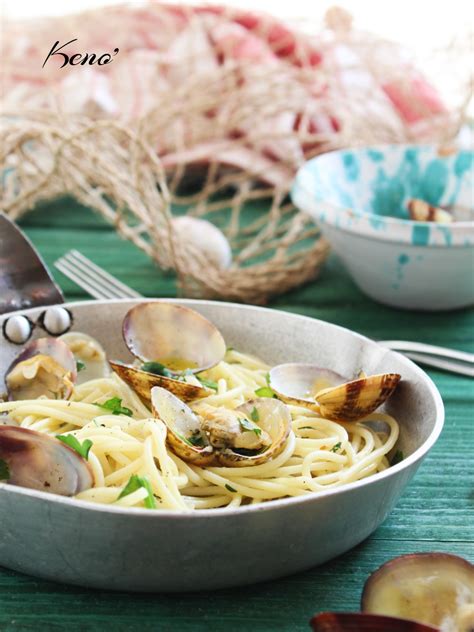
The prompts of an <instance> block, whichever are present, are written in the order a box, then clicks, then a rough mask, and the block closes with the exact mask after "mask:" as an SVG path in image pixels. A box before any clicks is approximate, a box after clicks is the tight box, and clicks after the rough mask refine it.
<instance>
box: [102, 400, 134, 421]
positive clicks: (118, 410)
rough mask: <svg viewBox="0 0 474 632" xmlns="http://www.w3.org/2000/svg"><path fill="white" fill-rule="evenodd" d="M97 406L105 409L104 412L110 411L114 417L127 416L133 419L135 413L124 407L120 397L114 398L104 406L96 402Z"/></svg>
mask: <svg viewBox="0 0 474 632" xmlns="http://www.w3.org/2000/svg"><path fill="white" fill-rule="evenodd" d="M95 405H96V406H99V408H103V409H104V410H109V411H110V412H111V413H112V415H127V416H128V417H131V416H132V415H133V412H132V411H131V410H130V408H127V407H126V406H122V400H121V398H120V397H112V398H111V399H108V400H107V401H106V402H104V403H103V404H98V403H97V402H96V404H95Z"/></svg>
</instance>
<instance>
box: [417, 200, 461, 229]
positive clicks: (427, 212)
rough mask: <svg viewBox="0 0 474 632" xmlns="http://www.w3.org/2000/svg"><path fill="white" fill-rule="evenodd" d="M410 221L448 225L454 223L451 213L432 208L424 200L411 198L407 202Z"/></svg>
mask: <svg viewBox="0 0 474 632" xmlns="http://www.w3.org/2000/svg"><path fill="white" fill-rule="evenodd" d="M407 207H408V212H409V214H410V219H412V220H415V221H416V222H438V223H439V224H450V223H451V222H453V221H454V219H453V216H452V215H451V213H448V212H447V211H445V210H444V209H442V208H439V207H437V206H432V205H431V204H428V202H425V201H424V200H419V199H417V198H412V199H411V200H408V202H407Z"/></svg>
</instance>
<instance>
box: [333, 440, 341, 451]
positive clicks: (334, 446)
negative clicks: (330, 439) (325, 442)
mask: <svg viewBox="0 0 474 632" xmlns="http://www.w3.org/2000/svg"><path fill="white" fill-rule="evenodd" d="M341 446H342V443H341V442H340V441H338V442H337V443H336V444H334V445H333V446H332V448H331V452H337V451H338V450H340V449H341Z"/></svg>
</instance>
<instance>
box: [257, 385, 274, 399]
mask: <svg viewBox="0 0 474 632" xmlns="http://www.w3.org/2000/svg"><path fill="white" fill-rule="evenodd" d="M255 395H257V396H258V397H276V395H275V391H274V390H273V389H272V388H270V386H262V387H261V388H257V390H256V391H255Z"/></svg>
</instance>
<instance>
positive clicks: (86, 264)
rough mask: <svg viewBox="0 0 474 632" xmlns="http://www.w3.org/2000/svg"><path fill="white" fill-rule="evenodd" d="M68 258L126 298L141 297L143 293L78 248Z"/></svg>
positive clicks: (71, 251) (68, 254) (69, 253)
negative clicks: (120, 279) (119, 278)
mask: <svg viewBox="0 0 474 632" xmlns="http://www.w3.org/2000/svg"><path fill="white" fill-rule="evenodd" d="M66 258H67V259H68V260H69V261H70V262H71V263H73V264H74V265H77V266H79V267H82V269H83V270H84V272H86V271H88V272H89V273H90V274H92V275H93V277H94V278H95V279H97V280H101V281H103V282H104V283H106V284H107V287H108V286H110V289H111V290H112V289H115V290H117V291H118V292H119V296H120V297H125V298H141V296H142V295H141V294H139V293H138V292H136V291H135V290H133V289H132V288H131V287H129V286H128V285H125V283H122V282H121V281H119V280H118V279H117V278H116V277H114V276H112V275H111V274H109V273H108V272H106V271H105V270H104V269H103V268H100V267H99V266H98V265H96V264H95V263H94V262H93V261H91V260H90V259H88V258H87V257H86V256H84V255H83V254H82V253H80V252H79V251H78V250H70V251H69V252H68V253H67V254H66Z"/></svg>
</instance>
